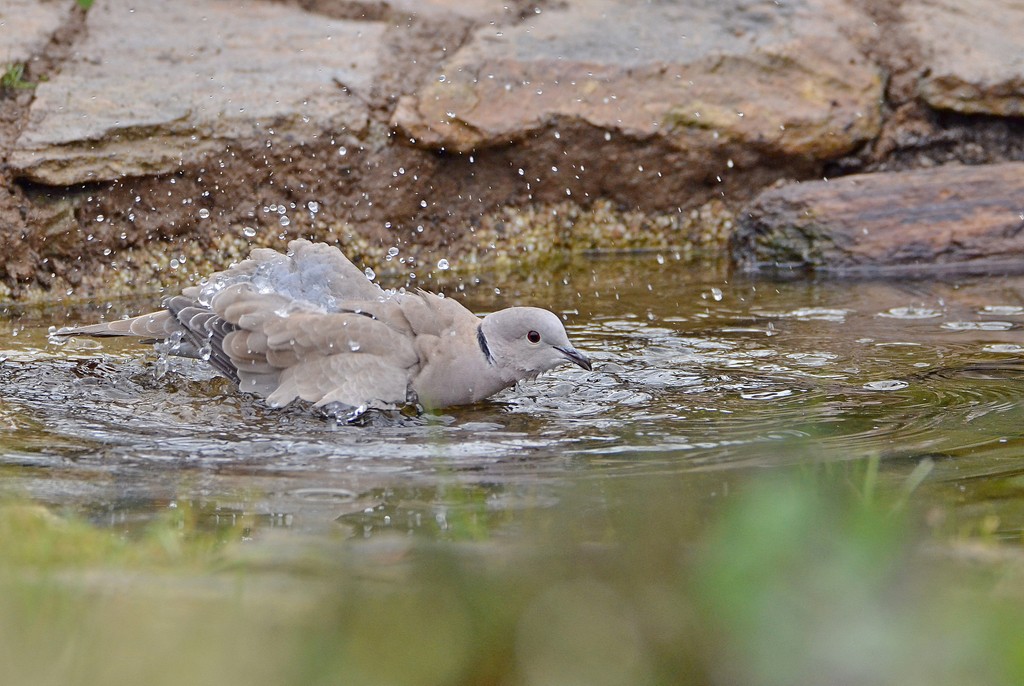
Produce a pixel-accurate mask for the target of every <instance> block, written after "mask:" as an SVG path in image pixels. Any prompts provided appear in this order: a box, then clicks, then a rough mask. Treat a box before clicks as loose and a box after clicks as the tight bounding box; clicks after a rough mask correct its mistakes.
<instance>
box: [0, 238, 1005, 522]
mask: <svg viewBox="0 0 1024 686" xmlns="http://www.w3.org/2000/svg"><path fill="white" fill-rule="evenodd" d="M384 285H387V284H386V283H385V284H384ZM426 285H427V286H428V287H429V284H426ZM497 285H498V284H497V282H492V281H490V280H486V279H485V280H483V281H482V282H481V283H479V284H474V285H467V287H466V289H465V292H464V293H459V292H457V291H456V289H455V288H454V283H450V284H449V287H448V288H447V289H446V290H447V294H448V295H449V296H454V297H458V298H460V299H461V300H463V301H464V302H466V303H467V305H469V306H470V307H471V308H472V309H474V310H476V311H479V312H485V311H490V310H493V309H498V308H500V307H505V306H508V305H512V304H522V303H528V304H533V305H538V306H543V307H548V308H550V309H552V310H555V311H557V312H562V313H565V316H566V320H567V329H568V331H569V335H570V338H571V339H572V340H573V342H574V343H575V344H576V345H577V347H579V348H580V349H581V350H583V351H585V352H586V353H588V354H589V355H590V356H591V358H592V359H593V361H594V371H593V372H586V371H584V370H582V369H577V368H575V367H572V368H570V367H569V366H566V367H564V368H562V369H559V370H557V371H556V372H554V373H550V374H548V375H545V376H543V377H541V378H540V379H538V380H537V381H534V382H530V383H528V384H524V385H523V386H521V387H520V388H517V389H513V390H510V391H507V392H504V393H502V394H501V395H499V396H498V397H496V398H495V399H494V400H492V401H490V402H486V403H482V404H479V405H476V406H472V407H466V408H454V409H449V410H447V411H445V412H443V413H441V414H438V415H431V416H426V417H421V418H390V419H387V420H381V421H378V422H375V423H374V424H372V425H371V426H367V427H349V426H338V425H337V424H334V423H332V422H330V421H326V420H324V419H321V418H319V417H317V416H316V415H314V414H312V413H309V412H305V411H302V410H300V409H295V410H285V411H280V410H270V409H267V408H265V407H263V406H262V405H260V404H259V403H258V402H257V401H255V400H253V399H251V398H248V397H245V396H242V395H240V394H239V393H237V391H236V390H235V389H234V388H233V387H231V386H230V384H228V383H227V382H226V381H225V380H223V379H219V378H217V377H215V376H214V375H213V374H212V373H210V372H209V371H208V370H206V368H205V367H203V365H201V364H199V363H195V362H191V361H185V360H181V361H175V362H174V363H172V364H171V365H170V368H169V369H168V370H167V371H166V373H164V374H163V375H162V376H161V377H160V378H157V374H156V373H155V372H154V369H155V368H156V365H155V364H154V363H155V361H156V355H155V353H153V352H151V351H150V349H148V348H146V347H142V346H138V345H134V344H131V343H130V342H126V341H119V340H116V341H108V342H104V343H103V344H102V345H99V344H98V343H97V342H96V341H91V340H88V339H77V340H73V341H71V342H69V343H67V344H65V345H55V344H51V343H49V342H48V340H47V335H46V332H47V328H48V327H49V326H50V325H51V324H56V325H57V326H60V325H63V324H66V323H81V322H88V321H94V320H96V319H98V318H99V313H98V308H80V309H79V310H76V311H74V312H72V313H70V315H68V314H67V313H65V312H64V310H63V308H56V307H54V308H50V309H49V310H48V311H47V310H23V311H22V310H15V309H10V310H9V311H8V312H7V316H6V319H5V320H4V321H3V326H2V331H3V333H2V334H0V355H2V356H3V357H4V358H6V361H5V362H4V364H3V365H2V366H0V398H2V400H0V427H2V431H0V475H2V482H0V483H2V485H3V487H4V488H5V489H7V490H9V491H13V492H15V493H18V494H20V495H23V496H25V495H27V496H28V497H31V498H34V499H36V500H38V501H40V502H43V503H45V504H48V505H52V506H55V507H58V508H61V509H62V510H65V511H67V510H70V511H73V512H77V513H80V514H83V515H85V516H87V517H89V518H90V519H91V520H93V521H95V522H97V523H100V524H104V525H109V526H113V527H119V528H123V529H125V530H131V529H132V528H133V527H136V526H138V525H140V524H143V523H145V522H146V521H148V520H149V519H151V518H152V517H153V516H155V515H157V514H159V513H161V512H163V511H166V510H167V509H168V508H174V507H178V506H180V505H181V504H182V503H183V502H187V503H189V504H190V505H192V506H193V507H195V508H197V509H198V511H200V512H201V513H202V516H203V517H204V518H205V521H206V522H207V523H208V524H209V525H210V526H218V525H220V524H221V523H225V524H230V523H231V522H232V521H233V520H234V518H236V517H237V516H238V515H240V514H245V515H249V516H252V517H254V518H255V521H256V522H257V523H258V526H261V527H273V528H282V529H286V530H290V531H298V532H306V533H320V532H325V531H334V532H337V531H341V532H343V533H345V534H350V535H355V536H373V535H375V534H376V533H377V532H379V531H381V530H385V529H387V530H396V531H402V532H411V533H419V534H424V535H430V536H445V535H446V533H445V532H446V531H447V528H446V527H447V522H448V521H449V520H450V519H451V518H452V517H453V516H464V515H466V514H467V513H468V514H470V515H472V516H473V517H476V518H477V519H478V520H479V522H480V526H484V527H492V528H495V529H497V528H499V527H500V526H501V522H502V520H503V518H502V515H503V513H508V512H514V511H516V510H519V509H523V508H543V507H547V506H549V505H550V504H552V503H554V502H557V501H558V499H559V497H560V494H561V493H562V492H563V489H564V487H565V486H566V485H567V484H571V483H574V482H578V481H580V480H587V479H614V478H618V477H621V476H626V475H636V474H654V475H657V474H669V473H671V474H676V473H686V472H694V473H697V472H700V473H704V476H703V477H702V478H705V480H706V475H707V473H716V474H720V475H721V480H720V482H718V481H715V480H714V479H712V480H711V481H710V482H708V483H712V484H714V483H720V485H721V488H722V489H723V491H724V490H727V489H728V484H729V480H730V479H731V478H732V476H733V475H737V474H742V473H746V472H749V471H751V470H763V469H770V468H772V467H773V466H776V465H782V464H793V463H801V462H818V461H823V460H825V461H827V460H855V459H864V458H866V457H871V456H878V457H879V458H880V459H881V463H882V465H883V477H884V478H892V479H905V478H907V476H908V475H909V474H910V473H911V472H913V470H914V469H915V467H917V468H919V470H920V467H919V466H920V465H925V466H926V469H924V471H919V473H922V474H926V479H925V485H924V487H923V488H922V492H924V493H927V494H928V497H933V498H936V499H938V500H940V501H941V502H944V503H946V504H951V505H952V506H954V507H956V508H958V511H960V512H963V513H966V514H967V516H972V515H973V514H977V515H978V516H982V515H984V516H989V515H991V514H992V513H993V512H994V513H995V514H996V515H997V516H998V517H999V520H998V521H999V525H998V531H997V532H996V533H997V535H1001V536H1004V537H1006V538H1008V539H1010V538H1019V535H1020V533H1021V531H1022V530H1024V508H1022V507H1021V503H1022V502H1024V500H1022V499H1021V498H1020V495H1021V494H1022V493H1024V491H1022V487H1021V484H1024V467H1022V466H1021V463H1020V461H1019V458H1020V455H1021V454H1022V449H1024V443H1022V439H1021V435H1020V427H1021V426H1022V425H1024V402H1022V401H1021V387H1022V384H1024V362H1022V357H1021V352H1022V350H1024V334H1022V332H1021V331H1020V330H1019V329H1020V326H1021V323H1022V322H1024V308H1022V304H1024V295H1022V294H1024V279H1022V278H1020V277H1013V278H987V279H980V278H973V279H964V280H959V281H942V282H907V283H894V282H848V283H828V282H814V281H808V280H797V281H791V282H770V281H763V280H760V281H759V280H751V279H749V278H745V277H737V276H735V275H729V274H728V272H727V271H726V270H724V269H722V268H717V267H713V266H712V267H708V266H700V267H688V266H686V265H684V264H682V263H679V262H676V261H674V260H672V259H664V258H662V259H661V260H658V259H656V256H654V255H651V256H644V257H632V258H604V259H602V258H595V259H593V260H590V261H587V262H585V263H584V264H582V265H578V266H577V267H575V268H573V269H571V270H569V271H566V272H564V273H562V272H559V273H557V274H551V275H549V276H547V277H544V278H541V279H534V280H533V281H530V282H527V281H519V282H515V281H513V282H507V281H503V282H502V283H501V284H500V288H496V286H497ZM158 300H159V298H158V296H154V297H153V298H152V300H150V301H149V302H157V301H158ZM145 307H146V304H145V303H139V302H125V303H114V304H112V306H111V309H110V311H109V312H108V313H107V316H118V315H119V314H120V313H138V312H140V311H142V310H143V309H144V308H145ZM58 311H59V314H58V313H57V312H58ZM58 317H59V319H60V320H58V319H57V318H58ZM65 317H67V319H66V321H65Z"/></svg>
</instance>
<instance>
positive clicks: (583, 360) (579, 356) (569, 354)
mask: <svg viewBox="0 0 1024 686" xmlns="http://www.w3.org/2000/svg"><path fill="white" fill-rule="evenodd" d="M555 350H557V351H558V352H560V353H562V354H563V355H565V359H567V360H569V361H570V362H572V363H573V364H576V365H579V366H580V367H583V368H584V369H586V370H587V371H588V372H589V371H593V369H594V368H593V367H592V366H591V364H590V358H588V357H587V356H586V355H584V354H583V353H581V352H580V351H579V350H577V349H576V348H573V347H566V348H559V347H557V346H556V347H555Z"/></svg>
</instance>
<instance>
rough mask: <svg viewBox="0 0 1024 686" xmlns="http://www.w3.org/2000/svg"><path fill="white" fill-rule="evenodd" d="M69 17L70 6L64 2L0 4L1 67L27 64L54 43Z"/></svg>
mask: <svg viewBox="0 0 1024 686" xmlns="http://www.w3.org/2000/svg"><path fill="white" fill-rule="evenodd" d="M67 13H68V3H66V2H62V1H61V0H42V1H40V0H4V2H3V3H2V4H0V50H2V52H0V66H2V67H6V66H7V65H11V64H19V63H24V62H27V61H28V60H29V59H30V58H31V57H32V56H33V55H34V54H35V53H37V52H38V51H39V50H40V48H41V47H42V46H43V45H45V44H46V42H47V41H48V40H50V36H52V35H53V33H54V32H55V31H56V30H57V27H58V26H60V24H61V22H62V21H64V18H65V17H66V16H67ZM0 71H2V70H0Z"/></svg>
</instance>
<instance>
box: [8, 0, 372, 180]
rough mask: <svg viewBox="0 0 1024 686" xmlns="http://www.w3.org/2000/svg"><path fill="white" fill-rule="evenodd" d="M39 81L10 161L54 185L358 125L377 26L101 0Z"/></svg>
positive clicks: (197, 3)
mask: <svg viewBox="0 0 1024 686" xmlns="http://www.w3.org/2000/svg"><path fill="white" fill-rule="evenodd" d="M87 21H88V25H87V31H86V35H85V37H84V38H83V39H82V40H81V44H80V45H78V46H77V48H76V50H75V52H74V55H73V57H72V58H71V59H70V60H69V61H68V62H67V63H66V64H64V66H63V68H62V69H61V71H60V73H59V74H57V75H56V76H54V77H53V78H52V79H50V80H49V81H47V82H44V83H41V84H40V85H39V87H38V89H37V91H36V98H35V101H34V102H33V103H32V109H31V112H30V119H29V123H28V126H27V128H26V129H25V130H24V131H23V133H22V135H21V137H20V138H19V139H18V141H17V143H16V147H15V149H14V151H13V153H12V154H11V157H10V160H9V162H10V164H11V166H12V167H13V168H14V169H15V171H16V173H18V174H19V175H21V176H23V177H27V178H29V179H31V180H33V181H37V182H41V183H45V184H52V185H62V186H67V185H72V184H78V183H84V182H96V181H105V180H114V179H118V178H121V177H124V176H139V175H149V174H162V173H166V172H170V171H173V170H175V169H177V168H178V167H179V166H181V165H182V164H185V163H188V162H190V161H194V160H196V159H198V158H199V156H201V155H203V154H205V153H208V152H211V151H214V152H217V151H222V150H223V149H224V148H225V146H226V145H227V144H230V143H239V142H243V143H244V142H247V141H253V140H265V141H266V142H267V145H268V146H273V145H275V144H277V145H293V144H297V143H298V142H301V141H304V140H312V139H314V138H315V137H317V136H319V135H323V133H324V132H325V131H330V132H332V133H337V134H338V135H342V134H344V132H346V131H360V130H362V129H363V128H365V127H366V126H367V124H368V120H369V118H368V106H367V103H366V101H365V99H364V98H365V97H366V94H367V93H368V91H369V90H370V87H371V85H372V79H373V75H374V70H375V68H376V64H377V62H378V49H379V46H380V44H381V42H380V38H381V35H382V33H383V29H384V27H383V25H382V24H380V23H376V22H355V21H342V20H331V19H327V18H324V17H322V16H317V15H314V14H310V13H307V12H304V11H302V10H299V9H296V8H292V7H286V6H282V5H275V4H271V3H263V2H255V3H249V4H248V5H247V6H246V8H245V11H244V12H243V11H239V7H238V4H237V3H235V2H226V1H222V0H175V1H174V2H135V1H134V0H103V2H97V3H96V4H95V5H94V6H93V8H92V9H91V10H90V11H89V14H88V18H87Z"/></svg>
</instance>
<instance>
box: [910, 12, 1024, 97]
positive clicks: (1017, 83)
mask: <svg viewBox="0 0 1024 686" xmlns="http://www.w3.org/2000/svg"><path fill="white" fill-rule="evenodd" d="M901 11H902V13H903V15H904V17H905V20H906V24H905V26H906V29H907V31H908V34H909V35H910V36H912V37H913V38H915V39H916V40H917V42H918V44H919V46H920V49H921V52H922V62H921V64H919V65H918V67H919V68H920V69H921V71H922V72H923V73H924V75H923V76H922V78H921V80H920V83H919V86H918V89H919V92H920V95H921V97H922V98H923V99H924V100H925V101H926V102H927V103H928V104H929V105H931V106H932V107H934V108H936V109H941V110H952V111H955V112H962V113H965V114H992V115H1000V116H1012V117H1020V116H1024V43H1022V40H1024V39H1022V37H1024V2H1021V1H1020V0H972V1H971V2H960V1H958V0H911V1H909V2H904V3H903V4H902V6H901Z"/></svg>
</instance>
